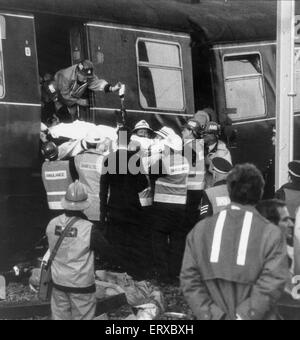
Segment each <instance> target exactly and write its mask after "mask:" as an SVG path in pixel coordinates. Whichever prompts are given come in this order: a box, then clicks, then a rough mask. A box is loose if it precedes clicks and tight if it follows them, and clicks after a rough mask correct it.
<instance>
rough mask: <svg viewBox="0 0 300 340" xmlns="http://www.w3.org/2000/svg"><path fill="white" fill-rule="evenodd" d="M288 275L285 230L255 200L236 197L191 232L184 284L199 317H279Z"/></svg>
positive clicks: (184, 291)
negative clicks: (254, 204)
mask: <svg viewBox="0 0 300 340" xmlns="http://www.w3.org/2000/svg"><path fill="white" fill-rule="evenodd" d="M287 280H288V263H287V254H286V241H285V236H284V235H283V233H282V231H281V230H280V229H279V228H278V227H277V226H275V225H273V224H271V223H270V222H269V221H267V220H266V219H264V218H263V217H262V216H261V215H260V214H259V213H258V212H257V211H256V210H255V209H254V208H253V207H251V206H241V205H237V204H235V203H233V204H231V205H229V206H228V207H227V208H226V209H224V210H223V211H221V212H220V213H219V214H216V215H214V216H212V217H210V218H208V219H206V220H205V221H201V222H200V223H199V224H198V225H197V226H196V227H195V228H194V229H193V230H192V231H191V232H190V234H189V235H188V237H187V241H186V248H185V255H184V259H183V265H182V271H181V287H182V290H183V293H184V296H185V298H186V300H187V302H188V304H189V306H190V307H191V309H192V311H193V313H194V315H195V316H196V317H197V318H198V319H203V320H209V319H214V320H219V319H229V320H236V318H237V315H238V316H239V317H241V318H242V319H243V320H261V319H274V318H275V315H274V309H275V307H276V302H277V301H278V300H279V298H280V297H281V295H282V293H283V292H284V287H285V283H286V281H287Z"/></svg>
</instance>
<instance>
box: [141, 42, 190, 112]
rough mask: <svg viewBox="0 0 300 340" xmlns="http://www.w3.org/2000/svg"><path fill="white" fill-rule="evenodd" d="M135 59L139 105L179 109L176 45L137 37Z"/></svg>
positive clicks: (180, 93)
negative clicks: (136, 63)
mask: <svg viewBox="0 0 300 340" xmlns="http://www.w3.org/2000/svg"><path fill="white" fill-rule="evenodd" d="M137 59H138V60H137V62H138V79H139V94H140V103H141V106H142V107H143V108H144V109H161V110H174V111H183V110H184V108H185V102H184V92H183V76H182V61H181V50H180V45H178V44H175V43H168V42H160V41H153V40H144V39H139V40H138V42H137Z"/></svg>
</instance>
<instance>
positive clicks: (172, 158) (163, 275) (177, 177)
mask: <svg viewBox="0 0 300 340" xmlns="http://www.w3.org/2000/svg"><path fill="white" fill-rule="evenodd" d="M156 133H157V135H158V136H160V138H161V139H162V140H161V141H162V143H163V144H164V147H165V148H164V150H163V152H162V155H161V158H160V159H159V160H158V161H157V163H155V164H154V165H153V166H152V167H151V176H155V177H156V181H155V193H154V205H153V212H152V218H153V221H152V247H153V256H154V265H155V268H156V272H157V276H158V279H159V280H161V281H165V282H168V281H170V280H173V279H174V278H176V277H177V276H178V275H179V272H180V266H181V261H182V255H183V251H184V240H185V236H186V230H185V228H184V218H185V205H186V201H187V181H188V174H189V164H188V161H187V159H186V158H184V157H183V156H182V140H181V138H180V137H179V136H178V135H176V134H175V132H174V131H173V130H172V129H170V128H166V127H164V128H162V129H161V130H160V131H158V132H156Z"/></svg>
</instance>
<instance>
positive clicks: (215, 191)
mask: <svg viewBox="0 0 300 340" xmlns="http://www.w3.org/2000/svg"><path fill="white" fill-rule="evenodd" d="M205 192H206V194H207V197H208V199H209V201H210V203H211V205H212V210H213V215H214V214H217V213H218V212H220V211H222V210H223V209H224V208H226V207H227V206H228V205H229V204H230V203H231V201H230V198H229V193H228V189H227V185H226V184H222V185H218V186H215V187H211V188H209V189H207V190H205Z"/></svg>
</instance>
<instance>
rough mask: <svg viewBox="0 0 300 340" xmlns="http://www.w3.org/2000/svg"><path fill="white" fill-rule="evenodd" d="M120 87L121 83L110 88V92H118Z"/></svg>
mask: <svg viewBox="0 0 300 340" xmlns="http://www.w3.org/2000/svg"><path fill="white" fill-rule="evenodd" d="M121 86H122V83H120V82H118V83H117V84H116V85H115V86H112V87H111V91H112V92H117V91H119V90H120V88H121Z"/></svg>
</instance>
